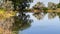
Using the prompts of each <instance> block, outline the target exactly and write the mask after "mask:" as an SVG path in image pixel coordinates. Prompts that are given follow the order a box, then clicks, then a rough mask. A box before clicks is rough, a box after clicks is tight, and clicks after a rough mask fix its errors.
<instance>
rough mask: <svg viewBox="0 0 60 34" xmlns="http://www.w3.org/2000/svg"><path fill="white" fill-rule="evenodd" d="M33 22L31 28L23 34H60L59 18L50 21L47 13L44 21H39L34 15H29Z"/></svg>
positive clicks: (22, 32)
mask: <svg viewBox="0 0 60 34" xmlns="http://www.w3.org/2000/svg"><path fill="white" fill-rule="evenodd" d="M27 14H29V15H30V19H32V20H33V22H32V24H31V27H30V28H28V29H25V30H23V31H20V33H21V34H60V19H59V17H58V16H55V17H54V18H52V19H50V18H49V17H48V15H49V13H47V14H46V15H45V16H44V17H43V18H42V19H40V20H38V19H37V18H36V17H34V16H33V13H27Z"/></svg>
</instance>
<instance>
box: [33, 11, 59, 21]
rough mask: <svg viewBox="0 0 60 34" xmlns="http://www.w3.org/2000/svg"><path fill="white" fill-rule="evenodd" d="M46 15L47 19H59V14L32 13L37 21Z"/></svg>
mask: <svg viewBox="0 0 60 34" xmlns="http://www.w3.org/2000/svg"><path fill="white" fill-rule="evenodd" d="M46 15H47V17H48V19H53V18H55V17H56V16H58V17H59V18H60V13H56V12H51V13H48V12H41V13H34V14H33V16H35V17H36V18H37V19H38V20H41V19H43V18H44V17H45V16H46Z"/></svg>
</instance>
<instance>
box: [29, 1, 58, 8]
mask: <svg viewBox="0 0 60 34" xmlns="http://www.w3.org/2000/svg"><path fill="white" fill-rule="evenodd" d="M37 2H43V4H45V6H47V5H48V2H53V3H59V0H33V3H31V6H30V8H31V7H32V6H34V5H35V4H36V3H37Z"/></svg>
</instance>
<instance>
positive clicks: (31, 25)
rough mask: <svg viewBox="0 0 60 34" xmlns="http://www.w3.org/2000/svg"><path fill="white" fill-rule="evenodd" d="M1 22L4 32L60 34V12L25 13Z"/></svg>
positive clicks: (0, 26)
mask: <svg viewBox="0 0 60 34" xmlns="http://www.w3.org/2000/svg"><path fill="white" fill-rule="evenodd" d="M0 22H1V23H0V29H1V28H3V29H2V30H4V31H3V33H4V34H60V13H44V12H41V13H25V14H20V15H19V16H14V17H11V18H6V19H5V20H0ZM13 22H14V23H13Z"/></svg>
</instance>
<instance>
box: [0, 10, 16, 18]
mask: <svg viewBox="0 0 60 34" xmlns="http://www.w3.org/2000/svg"><path fill="white" fill-rule="evenodd" d="M15 14H16V13H15V12H13V11H4V10H0V19H1V18H9V17H11V16H14V15H15Z"/></svg>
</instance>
